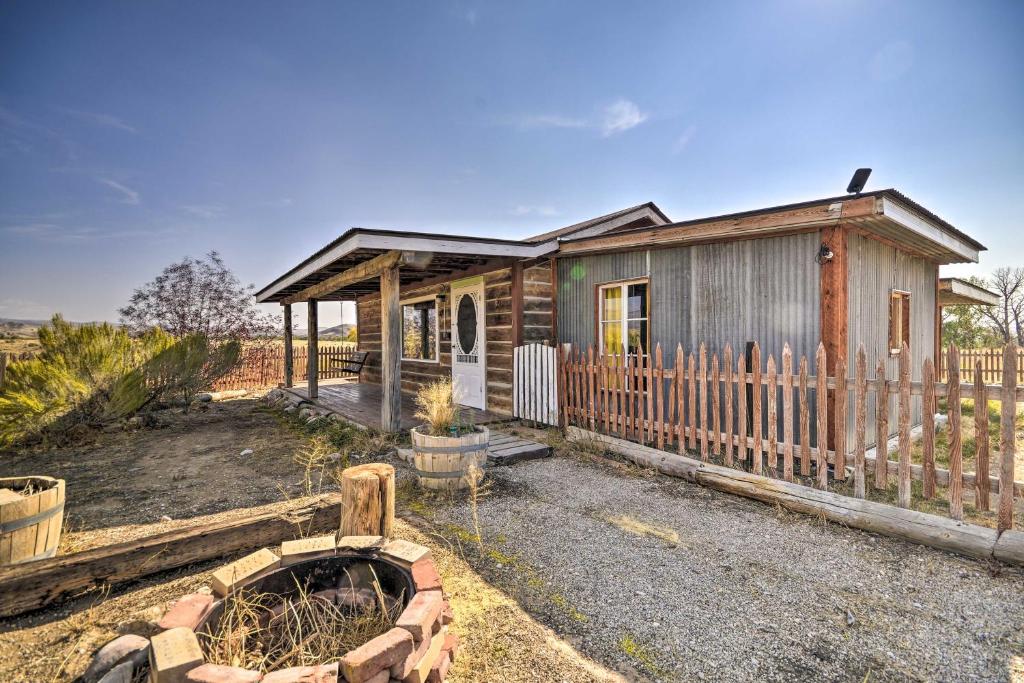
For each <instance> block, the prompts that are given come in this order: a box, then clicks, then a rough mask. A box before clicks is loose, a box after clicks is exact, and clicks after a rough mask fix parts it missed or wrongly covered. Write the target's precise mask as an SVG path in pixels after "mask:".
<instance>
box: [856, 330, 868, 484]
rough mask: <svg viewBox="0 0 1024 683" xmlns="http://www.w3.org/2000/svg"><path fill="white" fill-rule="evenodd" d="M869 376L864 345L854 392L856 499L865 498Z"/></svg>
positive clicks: (858, 348)
mask: <svg viewBox="0 0 1024 683" xmlns="http://www.w3.org/2000/svg"><path fill="white" fill-rule="evenodd" d="M867 374H868V361H867V356H866V355H865V354H864V345H863V344H860V345H859V346H858V347H857V374H856V378H855V381H856V383H857V388H856V391H855V392H854V406H855V407H854V412H855V414H856V418H855V419H856V429H854V446H853V448H854V464H853V495H854V497H856V498H863V497H864V451H865V446H864V440H865V439H864V432H865V427H866V422H867V412H868V411H867V400H868V390H867V386H868V385H867V379H868V378H867Z"/></svg>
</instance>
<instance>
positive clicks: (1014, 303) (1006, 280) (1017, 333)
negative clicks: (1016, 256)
mask: <svg viewBox="0 0 1024 683" xmlns="http://www.w3.org/2000/svg"><path fill="white" fill-rule="evenodd" d="M985 285H986V286H987V287H988V288H989V289H991V290H993V291H995V292H996V293H997V294H999V299H1000V301H999V303H998V304H997V305H995V306H982V307H981V311H982V315H983V316H984V317H985V319H986V320H988V322H989V323H990V324H991V325H992V327H994V328H995V330H996V332H997V333H998V334H999V336H1000V337H1001V338H1002V341H1003V342H1004V343H1005V342H1009V341H1016V342H1017V343H1018V344H1021V345H1024V328H1022V323H1024V268H996V270H995V271H994V272H993V273H992V279H991V280H988V281H986V282H985Z"/></svg>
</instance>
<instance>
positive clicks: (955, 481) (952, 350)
mask: <svg viewBox="0 0 1024 683" xmlns="http://www.w3.org/2000/svg"><path fill="white" fill-rule="evenodd" d="M946 400H947V402H948V403H949V516H950V517H952V518H953V519H955V520H957V521H959V520H961V519H963V518H964V498H963V480H962V477H963V445H962V444H961V432H960V354H959V353H958V352H957V348H956V344H951V345H950V347H949V393H948V394H947V399H946Z"/></svg>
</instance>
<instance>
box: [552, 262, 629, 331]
mask: <svg viewBox="0 0 1024 683" xmlns="http://www.w3.org/2000/svg"><path fill="white" fill-rule="evenodd" d="M646 275H647V252H643V251H627V252H623V253H620V254H599V255H595V256H583V257H579V258H568V259H559V261H558V337H559V339H560V340H561V341H563V342H572V343H573V344H575V345H577V346H579V347H580V348H583V349H585V348H587V346H588V345H590V344H594V345H595V346H596V344H597V340H596V339H594V329H595V321H594V291H595V290H594V288H595V287H596V286H597V285H599V284H601V283H604V282H613V281H615V280H625V279H628V278H636V277H644V276H646Z"/></svg>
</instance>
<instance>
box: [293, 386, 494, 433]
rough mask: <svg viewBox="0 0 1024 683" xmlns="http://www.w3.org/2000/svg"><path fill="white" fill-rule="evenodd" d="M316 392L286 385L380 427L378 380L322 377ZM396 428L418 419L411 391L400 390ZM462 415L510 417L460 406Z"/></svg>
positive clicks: (476, 420)
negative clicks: (415, 415) (366, 380)
mask: <svg viewBox="0 0 1024 683" xmlns="http://www.w3.org/2000/svg"><path fill="white" fill-rule="evenodd" d="M317 389H318V390H317V396H315V397H313V398H310V395H309V384H308V383H307V382H300V383H298V384H296V385H295V386H293V387H291V388H290V389H288V391H290V392H291V393H293V394H295V395H297V396H300V397H302V398H304V399H307V400H310V401H313V402H314V403H316V404H317V405H318V406H320V407H322V408H324V409H326V410H329V411H331V412H333V413H337V414H338V415H341V416H342V417H344V418H346V419H348V420H350V421H351V422H355V423H357V424H360V425H362V426H364V427H369V428H371V429H383V428H384V424H383V422H382V421H381V420H382V416H383V410H382V407H383V405H384V389H383V387H382V386H381V385H379V384H362V383H358V382H353V381H351V380H326V381H322V382H320V383H319V386H318V387H317ZM400 401H401V403H400V410H399V415H400V418H399V419H400V420H401V422H400V423H399V429H401V430H407V429H411V428H413V427H415V426H416V425H417V424H418V423H419V422H420V421H419V420H417V419H416V418H415V417H413V415H414V414H415V413H416V405H415V403H414V402H413V396H412V395H411V394H400ZM462 417H463V419H464V420H465V421H466V422H469V423H472V424H476V425H492V424H496V423H501V422H507V421H509V420H510V419H511V418H509V416H507V415H498V414H496V413H492V412H489V411H486V410H479V409H477V408H463V409H462Z"/></svg>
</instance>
